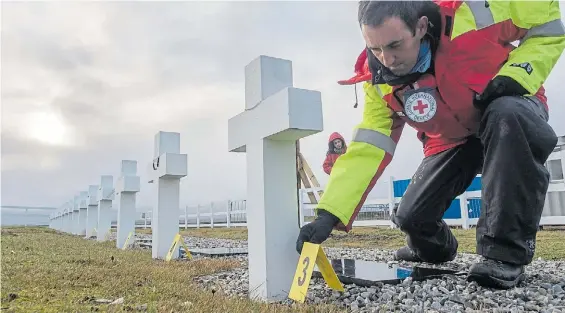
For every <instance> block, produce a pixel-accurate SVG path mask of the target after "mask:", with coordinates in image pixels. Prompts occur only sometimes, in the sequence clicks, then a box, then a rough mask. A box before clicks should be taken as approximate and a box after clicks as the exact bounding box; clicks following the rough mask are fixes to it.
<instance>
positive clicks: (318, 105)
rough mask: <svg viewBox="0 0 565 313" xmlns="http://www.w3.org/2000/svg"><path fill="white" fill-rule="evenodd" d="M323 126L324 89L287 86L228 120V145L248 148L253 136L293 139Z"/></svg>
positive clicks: (237, 149)
mask: <svg viewBox="0 0 565 313" xmlns="http://www.w3.org/2000/svg"><path fill="white" fill-rule="evenodd" d="M322 130H323V114H322V96H321V93H320V92H319V91H312V90H306V89H300V88H294V87H287V88H284V89H282V90H281V91H279V92H277V93H275V94H273V95H272V96H270V97H268V98H267V99H265V100H263V101H262V102H261V103H260V104H258V105H257V106H256V107H254V108H253V109H251V110H246V111H244V112H243V113H241V114H238V115H236V116H234V117H233V118H231V119H229V120H228V147H229V151H230V152H245V151H246V149H245V146H246V144H248V143H249V142H251V141H253V140H261V139H264V138H266V139H271V140H285V141H293V140H298V139H300V138H303V137H306V136H309V135H312V134H315V133H318V132H320V131H322Z"/></svg>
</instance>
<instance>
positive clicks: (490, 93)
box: [474, 76, 528, 112]
mask: <svg viewBox="0 0 565 313" xmlns="http://www.w3.org/2000/svg"><path fill="white" fill-rule="evenodd" d="M526 94H528V91H527V90H526V89H525V88H524V87H522V85H520V84H519V83H518V82H516V81H515V80H514V79H512V78H510V77H508V76H496V77H495V78H494V79H493V80H491V81H490V83H489V84H488V85H487V87H486V88H485V90H484V91H483V93H482V94H480V95H477V96H476V97H475V100H474V104H475V107H476V108H477V109H479V110H480V111H481V112H484V111H485V109H486V108H487V107H488V106H489V104H490V103H491V102H492V101H494V100H495V99H497V98H499V97H503V96H523V95H526Z"/></svg>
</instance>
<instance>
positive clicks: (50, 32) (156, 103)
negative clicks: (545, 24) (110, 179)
mask: <svg viewBox="0 0 565 313" xmlns="http://www.w3.org/2000/svg"><path fill="white" fill-rule="evenodd" d="M356 10H357V7H356V2H352V1H344V2H332V1H328V2H290V1H280V2H273V1H262V2H245V3H243V2H212V1H210V2H6V3H3V4H2V38H1V40H2V67H1V75H2V83H3V84H2V99H1V100H2V187H3V188H2V203H3V204H14V205H38V206H39V205H41V206H45V205H51V206H57V205H60V204H62V203H64V202H65V201H67V200H69V199H70V198H72V196H74V195H75V194H76V193H78V192H79V191H81V190H86V189H87V188H88V185H89V184H98V183H99V180H100V175H108V174H110V175H114V178H117V176H118V175H119V166H120V161H121V160H123V159H132V160H137V161H138V173H139V175H140V176H141V177H142V186H141V188H142V191H141V192H140V193H139V195H138V203H139V205H140V206H146V205H152V201H153V195H152V193H151V192H152V190H151V189H150V187H151V186H150V185H148V184H147V183H146V181H147V180H148V177H147V176H146V172H145V171H146V167H147V164H149V163H150V162H151V160H152V158H153V138H154V135H155V133H156V132H158V131H160V130H163V131H174V132H180V133H181V152H183V153H187V154H188V163H189V169H188V176H187V177H186V178H185V179H183V182H182V185H181V205H184V204H190V205H195V204H197V203H200V204H204V203H209V202H211V201H218V200H224V199H230V198H232V199H233V198H237V199H242V198H245V193H246V188H245V185H246V178H245V172H246V162H245V154H237V153H230V152H228V151H227V120H228V119H229V118H231V117H233V116H235V115H236V114H238V113H240V112H241V111H242V110H243V108H244V101H245V97H244V86H245V85H244V66H245V65H247V64H248V63H249V62H250V61H252V60H253V59H254V58H256V57H257V56H259V55H261V54H264V55H270V56H274V57H279V58H285V59H289V60H291V61H292V62H293V73H294V86H295V87H298V88H305V89H312V90H319V91H321V92H322V101H323V108H324V126H325V130H324V131H323V132H321V133H319V134H316V135H313V136H310V137H308V138H305V139H303V140H302V141H301V148H302V152H303V154H304V155H305V157H306V159H307V160H308V162H309V163H310V166H311V167H312V169H313V171H314V172H315V174H316V176H317V177H318V180H319V181H320V182H321V183H322V184H325V182H326V181H327V175H325V173H324V172H323V171H322V162H323V159H324V157H325V152H326V147H327V138H328V137H329V135H330V134H331V133H332V132H334V131H339V132H340V133H342V134H343V135H344V136H345V138H346V139H347V140H348V141H349V140H350V138H351V136H352V129H353V127H354V125H355V124H357V123H358V122H359V120H360V118H361V114H362V105H363V99H362V90H361V88H360V87H358V95H359V101H360V106H359V108H357V109H353V108H352V106H353V103H354V102H355V94H354V89H353V88H354V87H353V86H339V85H337V83H336V82H337V80H339V79H343V78H347V77H349V76H350V75H352V72H353V64H354V62H355V59H356V57H357V55H358V53H359V52H360V51H361V49H362V47H363V40H362V37H361V34H360V32H359V29H358V27H357V25H356ZM563 62H565V61H564V60H563V58H561V60H560V63H559V65H558V68H565V64H564V63H563ZM563 73H565V70H562V71H559V70H554V72H553V74H552V76H551V78H550V79H549V81H548V83H547V89H548V94H549V96H550V99H554V100H553V103H555V104H551V105H552V108H553V109H552V113H551V114H552V117H551V122H552V125H554V126H555V127H556V130H558V131H559V132H560V133H561V134H563V133H565V128H564V127H565V126H562V125H561V124H562V123H560V121H561V120H563V117H564V116H565V109H563V108H561V107H560V106H559V99H560V98H563V92H562V88H559V87H558V86H560V84H559V85H558V83H560V82H561V81H563V79H564V78H563V76H562V75H563ZM53 127H54V128H53ZM421 157H422V151H421V145H420V143H419V142H418V140H417V139H416V138H415V131H413V130H412V129H410V128H406V129H405V131H404V134H403V136H402V141H401V143H400V144H399V147H398V148H397V153H396V156H395V159H394V160H393V162H392V164H391V166H390V167H389V169H387V171H385V173H384V174H383V179H382V181H381V182H379V184H378V187H377V189H378V190H376V194H378V193H379V192H380V193H383V192H384V193H385V194H386V184H385V182H384V180H385V179H387V177H388V175H394V176H396V177H397V178H408V177H409V176H410V175H411V174H412V172H413V171H414V170H415V169H416V167H417V166H418V164H419V162H420V160H421Z"/></svg>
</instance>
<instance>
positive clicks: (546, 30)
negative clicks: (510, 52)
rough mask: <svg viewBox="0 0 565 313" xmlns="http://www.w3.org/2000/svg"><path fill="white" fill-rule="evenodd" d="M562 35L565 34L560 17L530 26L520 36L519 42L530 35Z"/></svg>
mask: <svg viewBox="0 0 565 313" xmlns="http://www.w3.org/2000/svg"><path fill="white" fill-rule="evenodd" d="M563 35H565V27H564V26H563V21H561V20H560V19H559V20H553V21H551V22H547V23H545V24H541V25H538V26H535V27H532V28H530V29H529V30H528V32H527V33H526V36H524V38H522V40H521V42H520V44H522V43H523V42H524V41H526V40H527V39H528V38H530V37H551V36H563Z"/></svg>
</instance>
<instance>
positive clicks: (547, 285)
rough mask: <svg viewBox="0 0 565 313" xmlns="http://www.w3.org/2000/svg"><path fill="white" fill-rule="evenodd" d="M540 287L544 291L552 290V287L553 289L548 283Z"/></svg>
mask: <svg viewBox="0 0 565 313" xmlns="http://www.w3.org/2000/svg"><path fill="white" fill-rule="evenodd" d="M540 286H541V287H542V288H544V289H547V290H549V289H551V287H552V286H551V284H548V283H542V284H541V285H540Z"/></svg>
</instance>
